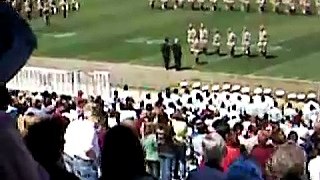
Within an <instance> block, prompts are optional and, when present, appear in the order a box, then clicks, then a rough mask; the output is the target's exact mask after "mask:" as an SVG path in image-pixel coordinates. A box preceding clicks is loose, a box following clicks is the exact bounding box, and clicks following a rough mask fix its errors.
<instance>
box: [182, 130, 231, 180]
mask: <svg viewBox="0 0 320 180" xmlns="http://www.w3.org/2000/svg"><path fill="white" fill-rule="evenodd" d="M226 150H227V149H226V144H225V142H224V140H223V138H222V137H221V136H220V135H219V134H218V133H215V132H214V133H211V134H208V135H206V136H205V138H204V140H203V152H204V160H205V166H204V167H203V168H199V169H197V170H195V171H192V172H190V174H189V176H188V178H187V179H188V180H202V179H215V180H224V179H225V178H226V177H225V174H224V173H223V168H222V167H221V162H222V160H223V158H224V156H225V154H226Z"/></svg>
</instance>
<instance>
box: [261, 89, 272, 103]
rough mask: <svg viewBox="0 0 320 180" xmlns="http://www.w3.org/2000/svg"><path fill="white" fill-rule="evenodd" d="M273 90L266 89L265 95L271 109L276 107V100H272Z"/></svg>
mask: <svg viewBox="0 0 320 180" xmlns="http://www.w3.org/2000/svg"><path fill="white" fill-rule="evenodd" d="M271 93H272V89H271V88H264V90H263V95H264V97H265V98H266V102H267V103H268V104H269V107H272V106H273V105H274V100H273V98H272V95H271Z"/></svg>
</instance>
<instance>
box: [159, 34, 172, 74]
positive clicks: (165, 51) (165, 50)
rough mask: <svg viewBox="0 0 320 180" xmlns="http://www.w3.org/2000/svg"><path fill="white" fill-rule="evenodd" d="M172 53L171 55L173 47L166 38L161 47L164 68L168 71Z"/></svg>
mask: <svg viewBox="0 0 320 180" xmlns="http://www.w3.org/2000/svg"><path fill="white" fill-rule="evenodd" d="M170 53H171V47H170V44H169V39H168V38H165V39H164V43H163V44H162V45H161V54H162V57H163V61H164V67H165V68H166V70H169V64H170Z"/></svg>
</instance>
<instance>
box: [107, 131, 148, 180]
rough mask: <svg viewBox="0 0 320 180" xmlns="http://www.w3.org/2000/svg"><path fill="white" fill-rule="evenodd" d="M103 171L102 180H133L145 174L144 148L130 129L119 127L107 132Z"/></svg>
mask: <svg viewBox="0 0 320 180" xmlns="http://www.w3.org/2000/svg"><path fill="white" fill-rule="evenodd" d="M101 171H102V177H101V179H102V180H118V179H123V180H131V179H134V178H135V177H137V176H143V175H144V174H145V165H144V152H143V148H142V146H141V144H140V141H139V139H138V137H137V136H136V135H135V134H134V132H133V131H132V130H131V129H130V128H128V127H126V126H122V125H118V126H115V127H113V128H111V129H110V130H109V131H108V132H107V134H106V136H105V139H104V147H103V150H102V163H101Z"/></svg>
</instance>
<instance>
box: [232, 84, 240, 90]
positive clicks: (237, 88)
mask: <svg viewBox="0 0 320 180" xmlns="http://www.w3.org/2000/svg"><path fill="white" fill-rule="evenodd" d="M240 89H241V86H240V85H239V84H235V85H233V86H232V87H231V91H239V90H240Z"/></svg>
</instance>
